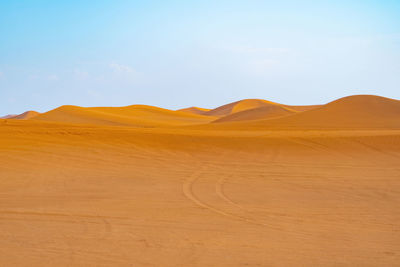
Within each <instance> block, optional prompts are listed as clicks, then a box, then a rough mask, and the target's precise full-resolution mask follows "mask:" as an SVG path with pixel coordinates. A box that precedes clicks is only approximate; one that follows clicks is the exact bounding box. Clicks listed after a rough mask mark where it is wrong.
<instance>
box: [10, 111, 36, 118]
mask: <svg viewBox="0 0 400 267" xmlns="http://www.w3.org/2000/svg"><path fill="white" fill-rule="evenodd" d="M38 115H40V113H39V112H37V111H33V110H29V111H25V112H24V113H21V114H19V115H14V116H12V117H9V118H8V119H14V120H28V119H32V118H34V117H36V116H38Z"/></svg>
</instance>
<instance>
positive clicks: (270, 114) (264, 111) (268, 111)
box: [214, 105, 296, 122]
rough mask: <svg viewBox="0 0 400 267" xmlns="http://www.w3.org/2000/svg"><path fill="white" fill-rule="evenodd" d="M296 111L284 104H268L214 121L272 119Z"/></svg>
mask: <svg viewBox="0 0 400 267" xmlns="http://www.w3.org/2000/svg"><path fill="white" fill-rule="evenodd" d="M294 113H296V111H294V110H292V109H289V108H286V107H283V106H279V105H268V106H263V107H259V108H254V109H248V110H244V111H239V112H235V113H233V114H229V115H227V116H224V117H222V118H219V119H217V120H215V121H214V122H229V121H245V120H260V119H272V118H279V117H283V116H288V115H291V114H294Z"/></svg>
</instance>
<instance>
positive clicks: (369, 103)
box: [203, 95, 400, 129]
mask: <svg viewBox="0 0 400 267" xmlns="http://www.w3.org/2000/svg"><path fill="white" fill-rule="evenodd" d="M399 118H400V101H398V100H394V99H389V98H385V97H380V96H372V95H356V96H349V97H344V98H341V99H338V100H336V101H333V102H330V103H328V104H326V105H323V106H321V107H319V108H316V109H312V110H308V111H304V112H301V113H297V114H294V115H290V116H286V117H283V118H277V119H270V120H257V121H251V122H240V123H239V122H236V123H225V124H224V125H222V124H221V125H220V126H219V128H221V127H222V128H224V129H377V128H382V129H398V128H400V119H399ZM207 127H208V128H209V127H211V125H210V126H204V127H203V128H207ZM212 127H213V128H214V127H216V125H213V126H212Z"/></svg>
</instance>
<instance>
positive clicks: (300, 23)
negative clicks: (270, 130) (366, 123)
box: [0, 0, 400, 115]
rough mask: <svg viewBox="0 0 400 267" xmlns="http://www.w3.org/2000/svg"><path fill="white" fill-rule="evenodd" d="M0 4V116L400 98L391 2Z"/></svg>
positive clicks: (398, 7)
mask: <svg viewBox="0 0 400 267" xmlns="http://www.w3.org/2000/svg"><path fill="white" fill-rule="evenodd" d="M301 2H302V3H299V1H279V3H276V2H275V1H168V0H167V1H96V3H94V2H92V3H91V4H88V3H82V1H18V3H16V1H2V2H1V3H0V98H1V105H0V115H6V114H13V113H21V112H24V111H26V110H37V111H40V112H43V111H47V110H50V109H53V108H56V107H58V106H60V105H65V104H71V105H80V106H124V105H131V104H148V105H154V106H160V107H164V108H171V109H177V108H183V107H187V106H200V107H206V108H213V107H216V106H219V105H222V104H226V103H228V102H232V101H236V100H240V99H244V98H262V99H267V100H271V101H275V102H280V103H284V104H320V103H326V102H329V101H331V100H334V99H336V98H339V97H343V96H347V95H352V94H375V95H381V96H386V97H391V98H397V99H400V88H399V84H400V16H399V15H398V14H400V2H399V1H385V0H384V1H330V3H328V2H326V1H301Z"/></svg>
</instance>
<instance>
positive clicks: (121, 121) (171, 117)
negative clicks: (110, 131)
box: [33, 105, 214, 127]
mask: <svg viewBox="0 0 400 267" xmlns="http://www.w3.org/2000/svg"><path fill="white" fill-rule="evenodd" d="M33 119H34V120H44V121H58V122H67V123H85V124H97V125H114V126H134V127H165V126H177V125H190V124H199V123H207V122H209V121H211V120H213V119H214V118H213V117H208V116H202V115H198V114H191V113H186V112H182V111H173V110H168V109H163V108H158V107H153V106H146V105H132V106H126V107H93V108H84V107H79V106H71V105H69V106H61V107H59V108H56V109H54V110H51V111H49V112H46V113H43V114H41V115H39V116H36V117H34V118H33Z"/></svg>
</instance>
